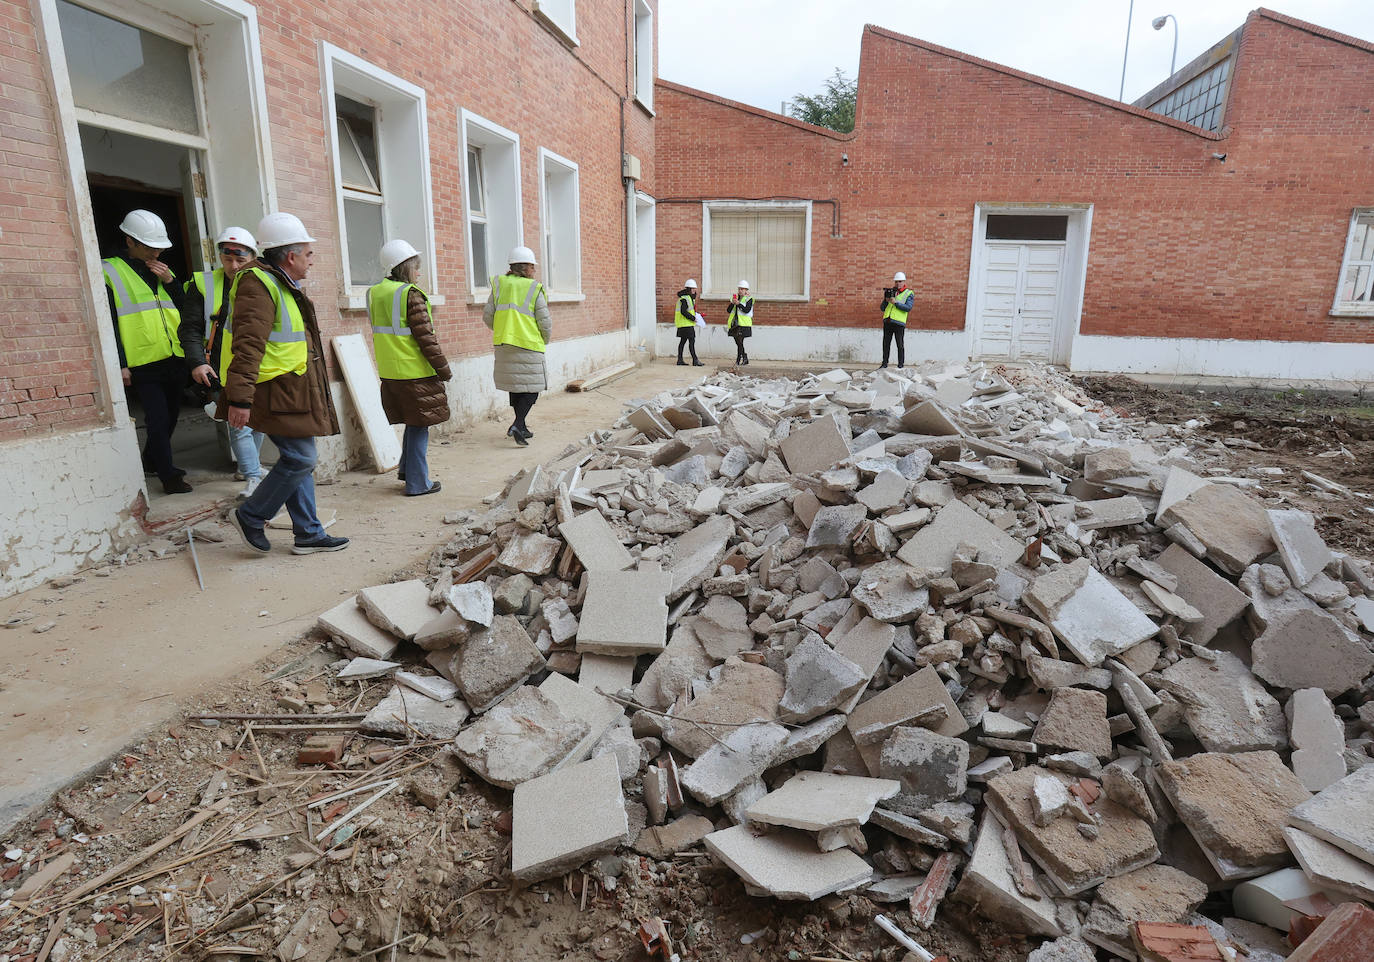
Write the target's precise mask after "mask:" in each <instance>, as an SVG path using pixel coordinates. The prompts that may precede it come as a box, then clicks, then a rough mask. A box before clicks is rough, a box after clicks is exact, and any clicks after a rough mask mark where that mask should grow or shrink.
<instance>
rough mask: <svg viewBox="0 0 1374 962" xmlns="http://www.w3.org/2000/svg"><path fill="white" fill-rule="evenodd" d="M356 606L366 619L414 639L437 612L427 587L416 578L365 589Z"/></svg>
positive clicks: (402, 637)
mask: <svg viewBox="0 0 1374 962" xmlns="http://www.w3.org/2000/svg"><path fill="white" fill-rule="evenodd" d="M358 607H359V608H361V609H362V610H363V613H364V614H366V615H367V619H368V621H371V622H372V623H373V624H374V625H376V626H377V627H378V628H381V629H382V630H383V631H388V632H390V633H391V634H393V635H395V636H396V637H397V638H400V639H401V640H402V641H410V640H411V639H412V638H414V637H415V633H416V632H418V631H419V630H420V629H422V628H424V627H425V625H426V624H428V623H429V622H430V621H431V620H433V618H434V615H435V614H436V612H435V610H434V609H433V608H431V607H430V606H429V587H428V586H427V585H426V584H425V583H424V582H423V581H421V580H419V579H414V580H411V581H397V582H394V583H393V584H389V585H376V586H374V587H371V588H364V589H363V590H362V591H359V592H358Z"/></svg>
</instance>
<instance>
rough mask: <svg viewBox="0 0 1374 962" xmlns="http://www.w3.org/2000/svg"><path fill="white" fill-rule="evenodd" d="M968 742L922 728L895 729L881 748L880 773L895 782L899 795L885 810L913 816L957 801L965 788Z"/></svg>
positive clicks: (966, 785)
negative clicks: (938, 804)
mask: <svg viewBox="0 0 1374 962" xmlns="http://www.w3.org/2000/svg"><path fill="white" fill-rule="evenodd" d="M968 757H969V755H968V742H966V741H964V740H963V739H961V738H949V737H947V736H945V735H939V734H936V733H935V732H932V731H927V730H926V729H924V728H898V729H897V730H896V731H894V732H893V733H892V734H891V735H890V736H889V737H888V738H887V740H886V741H885V742H883V746H882V754H881V755H880V760H879V763H878V771H879V774H880V775H881V776H882V777H883V778H885V779H895V780H896V781H897V782H898V783H899V784H900V786H901V795H900V796H899V798H898V799H894V800H893V801H892V802H891V803H889V805H888V807H889V808H892V809H894V810H896V811H899V812H901V813H903V814H905V815H913V816H914V815H915V814H916V813H917V812H919V811H922V810H924V809H927V808H929V807H930V806H931V805H934V804H935V803H936V802H945V801H949V800H950V799H953V798H958V797H959V796H960V795H962V794H964V790H965V789H966V788H967V787H968Z"/></svg>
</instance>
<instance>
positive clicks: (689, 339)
mask: <svg viewBox="0 0 1374 962" xmlns="http://www.w3.org/2000/svg"><path fill="white" fill-rule="evenodd" d="M684 347H686V348H688V349H690V350H691V352H692V360H693V361H696V360H699V358H698V357H697V328H696V325H695V324H692V325H689V326H687V327H679V328H678V329H677V359H678V363H679V364H680V363H682V349H683V348H684Z"/></svg>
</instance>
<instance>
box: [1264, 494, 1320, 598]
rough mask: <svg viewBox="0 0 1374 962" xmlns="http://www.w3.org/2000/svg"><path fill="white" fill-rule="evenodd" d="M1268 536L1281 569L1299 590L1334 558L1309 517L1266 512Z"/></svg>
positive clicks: (1290, 512)
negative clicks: (1270, 537) (1279, 560)
mask: <svg viewBox="0 0 1374 962" xmlns="http://www.w3.org/2000/svg"><path fill="white" fill-rule="evenodd" d="M1268 515H1269V533H1270V535H1271V536H1272V537H1273V539H1274V544H1275V545H1277V546H1278V549H1279V557H1280V558H1282V559H1283V568H1284V570H1285V571H1287V572H1288V577H1290V578H1292V579H1293V584H1294V585H1295V586H1297V587H1299V588H1301V587H1302V586H1303V585H1305V584H1307V583H1308V582H1309V581H1311V580H1312V579H1313V578H1315V577H1316V576H1317V575H1319V574H1321V571H1322V569H1323V568H1325V567H1326V566H1327V565H1329V564H1330V563H1331V561H1332V559H1333V558H1334V557H1335V555H1333V554H1332V553H1331V549H1330V548H1328V547H1327V546H1326V542H1325V541H1323V540H1322V536H1321V535H1319V534H1317V528H1316V525H1315V524H1314V522H1313V520H1312V515H1310V514H1308V513H1307V512H1306V511H1297V510H1293V509H1285V510H1274V509H1270V510H1269V512H1268Z"/></svg>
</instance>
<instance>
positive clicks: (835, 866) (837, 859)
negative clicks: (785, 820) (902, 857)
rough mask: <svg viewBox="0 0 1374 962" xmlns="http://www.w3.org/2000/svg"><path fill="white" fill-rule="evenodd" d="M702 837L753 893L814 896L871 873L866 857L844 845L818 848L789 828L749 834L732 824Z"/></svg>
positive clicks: (797, 898) (789, 897)
mask: <svg viewBox="0 0 1374 962" xmlns="http://www.w3.org/2000/svg"><path fill="white" fill-rule="evenodd" d="M705 842H706V848H707V849H708V850H709V851H710V852H711V854H712V855H714V856H716V858H718V859H720V860H721V861H722V862H724V863H725V864H726V865H728V866H729V867H730V868H731V869H732V870H733V871H734V872H735V874H737V875H738V876H739V877H740V878H741V879H743V880H744V883H745V887H746V888H747V889H749V890H750V891H751V892H752V893H753V894H755V895H771V896H772V897H774V898H777V899H783V900H786V901H812V902H814V901H815V900H817V899H820V898H823V897H825V896H826V895H830V894H831V893H833V892H841V891H844V890H846V889H850V888H854V887H856V886H859V885H862V884H863V883H864V882H867V881H868V880H869V879H870V878H871V877H872V875H873V870H872V869H871V868H870V867H869V865H868V863H867V862H865V861H864V860H863V859H861V858H860V857H859V856H857V855H855V854H854V853H853V852H852V851H850V850H849V849H847V848H841V849H837V850H836V851H833V852H818V851H816V843H815V841H814V840H813V839H812V838H811V837H809V836H807V835H805V834H804V833H802V832H797V831H792V830H783V831H781V832H776V833H774V834H771V835H764V836H755V835H754V834H753V833H752V832H750V831H749V829H747V828H745V827H743V826H741V825H736V826H734V827H733V828H727V829H725V830H724V831H720V832H713V833H712V834H710V835H708V836H706V839H705Z"/></svg>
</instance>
